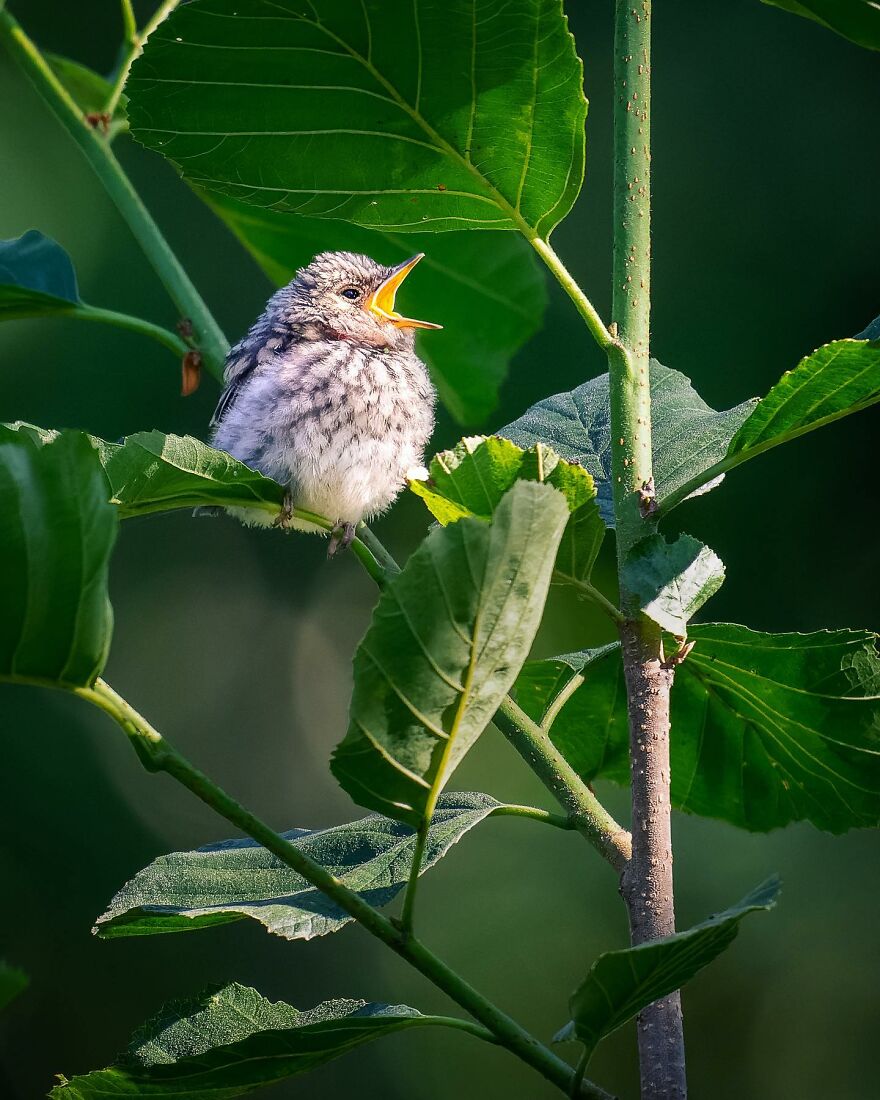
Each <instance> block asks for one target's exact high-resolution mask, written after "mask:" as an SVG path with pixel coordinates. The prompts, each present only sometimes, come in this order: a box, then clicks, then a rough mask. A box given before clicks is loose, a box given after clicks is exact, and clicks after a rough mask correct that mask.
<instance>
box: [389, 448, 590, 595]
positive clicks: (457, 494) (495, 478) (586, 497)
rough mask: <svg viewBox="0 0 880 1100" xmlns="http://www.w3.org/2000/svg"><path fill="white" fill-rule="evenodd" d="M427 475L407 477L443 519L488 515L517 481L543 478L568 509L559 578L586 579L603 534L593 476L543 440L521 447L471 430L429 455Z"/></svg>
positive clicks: (558, 572) (443, 521) (414, 488)
mask: <svg viewBox="0 0 880 1100" xmlns="http://www.w3.org/2000/svg"><path fill="white" fill-rule="evenodd" d="M428 474H429V479H428V481H411V482H410V489H411V490H412V491H413V492H414V493H415V494H416V495H417V496H419V497H421V498H422V499H423V500H424V502H425V504H426V505H427V507H428V509H429V510H430V512H431V514H432V515H433V516H434V518H435V519H437V520H439V522H440V523H443V524H446V523H450V522H452V521H454V520H457V519H460V518H461V517H462V516H469V515H470V516H480V517H481V518H482V519H489V518H491V516H492V513H493V512H494V511H495V509H496V508H497V506H498V504H499V503H500V502H501V499H502V498H503V496H504V494H505V493H506V492H507V490H508V489H510V487H511V486H512V485H513V484H514V483H515V482H516V481H520V480H526V481H544V482H546V483H547V484H548V485H552V486H553V487H554V488H556V489H558V490H559V491H560V492H561V493H562V495H563V496H564V497H565V499H566V502H567V503H568V507H569V511H570V512H571V515H570V517H569V520H568V524H567V525H566V528H565V533H564V534H563V536H562V541H561V542H560V544H559V552H558V554H557V556H556V565H555V573H556V577H557V579H560V580H572V581H587V580H589V578H590V573H591V572H592V568H593V565H594V564H595V561H596V557H597V555H598V553H599V550H600V548H601V546H602V540H603V539H604V537H605V527H604V524H603V523H602V519H601V517H600V515H599V509H598V506H597V504H596V488H595V484H594V482H593V479H592V477H591V476H590V475H589V474H588V473H587V471H586V470H585V469H584V468H583V467H582V466H579V465H577V464H573V463H569V462H565V461H564V460H562V459H560V458H559V456H558V455H557V454H556V453H555V452H554V451H553V450H551V448H549V447H547V446H545V445H544V444H542V443H537V444H535V445H534V446H533V447H530V448H529V449H528V450H526V451H524V450H522V448H520V447H517V446H516V444H514V443H511V442H510V440H508V439H501V438H500V437H498V436H493V437H490V438H488V439H487V438H486V437H485V436H469V437H466V438H465V439H462V440H461V441H460V442H459V443H457V444H456V445H455V447H453V448H452V450H450V451H441V452H440V454H438V455H435V456H434V458H433V459H432V460H431V464H430V467H429V469H428Z"/></svg>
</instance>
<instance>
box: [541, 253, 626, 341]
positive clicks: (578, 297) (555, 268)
mask: <svg viewBox="0 0 880 1100" xmlns="http://www.w3.org/2000/svg"><path fill="white" fill-rule="evenodd" d="M526 236H527V237H528V240H529V243H530V244H531V246H532V248H534V250H535V251H536V252H537V253H538V255H539V256H540V257H541V259H542V260H543V261H544V263H545V264H546V265H547V267H548V268H549V269H550V271H551V272H552V274H553V277H554V278H555V279H556V281H557V282H558V283H559V285H560V286H561V287H562V289H563V290H564V291H565V293H566V294H567V295H568V296H569V298H571V300H572V302H573V303H574V307H575V309H576V310H577V311H578V313H579V314H580V315H581V317H583V319H584V322H585V323H586V326H587V328H588V329H589V330H590V332H591V334H592V336H593V339H594V340H595V341H596V343H597V344H598V345H599V347H600V348H601V349H602V350H603V351H607V350H608V348H609V347H611V345H612V344H613V343H614V337H613V336H612V335H611V333H610V332H609V330H608V329H607V328H606V326H605V324H604V322H603V321H602V318H601V317H600V316H599V314H598V312H597V310H596V308H595V306H594V305H593V303H592V302H591V301H590V299H589V298H588V297H587V296H586V294H584V292H583V291H582V290H581V288H580V287H579V286H578V284H577V282H576V281H575V279H574V278H573V277H572V276H571V274H570V273H569V271H568V268H567V267H566V266H565V264H564V263H563V262H562V260H561V259H560V258H559V257H558V256H557V255H556V253H555V252H554V250H553V249H552V248H551V247H550V245H549V244H548V243H547V241H545V240H542V239H541V238H540V237H533V236H529V234H528V233H527V234H526Z"/></svg>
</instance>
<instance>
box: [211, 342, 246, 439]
mask: <svg viewBox="0 0 880 1100" xmlns="http://www.w3.org/2000/svg"><path fill="white" fill-rule="evenodd" d="M256 366H257V347H256V346H255V345H254V344H253V343H251V342H249V341H248V342H246V341H245V340H242V341H241V342H240V343H238V344H236V345H235V347H234V348H233V349H232V350H231V351H230V353H229V358H228V359H227V360H226V368H225V370H224V371H223V377H224V378H225V380H226V386H225V388H224V390H223V392H222V393H221V394H220V400H219V401H218V402H217V408H216V409H215V410H214V415H213V416H212V417H211V427H212V428H216V427H217V425H218V424H219V423H220V421H221V420H222V419H223V417H224V416H225V415H226V414H227V413H228V412H229V410H230V409H231V408H232V406H233V405H234V404H235V399H236V398H237V397H238V395H239V393H240V392H241V390H242V387H243V386H244V385H245V383H246V382H247V380H248V378H250V376H251V375H252V374H253V372H254V370H255V369H256Z"/></svg>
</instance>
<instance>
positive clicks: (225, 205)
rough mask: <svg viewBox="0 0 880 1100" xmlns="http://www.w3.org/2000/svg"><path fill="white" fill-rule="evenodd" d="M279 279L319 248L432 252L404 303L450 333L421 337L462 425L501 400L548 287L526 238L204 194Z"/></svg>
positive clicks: (386, 253)
mask: <svg viewBox="0 0 880 1100" xmlns="http://www.w3.org/2000/svg"><path fill="white" fill-rule="evenodd" d="M197 194H200V197H202V198H204V199H205V200H206V201H207V202H208V203H209V205H210V206H211V207H212V209H213V210H215V211H216V213H217V214H218V215H219V216H220V217H221V218H222V219H223V221H224V222H226V224H227V225H228V226H229V228H230V229H231V230H232V231H233V233H235V235H236V236H237V237H238V238H239V240H240V241H241V242H242V244H244V246H245V247H246V248H247V249H248V251H250V252H251V254H252V255H253V256H254V258H255V259H256V261H257V263H259V265H260V266H261V267H262V269H263V270H264V271H265V272H266V274H267V275H268V276H269V278H270V279H272V281H273V282H275V283H276V284H277V285H279V286H281V285H283V284H284V283H287V282H289V280H290V279H292V278H293V275H294V273H295V272H296V270H297V268H300V267H302V266H303V265H304V264H307V263H308V262H309V260H311V259H312V257H313V256H314V255H316V254H317V253H318V252H324V251H327V250H331V251H347V252H363V253H366V254H367V255H368V256H372V257H373V258H374V259H376V260H379V261H380V262H382V263H388V264H395V263H399V262H400V261H401V260H404V259H406V258H407V257H409V256H412V254H413V253H414V252H424V253H425V259H424V260H422V262H421V264H419V269H418V271H417V272H416V273H415V274H414V275H413V277H412V278H411V279H409V280H407V283H406V285H405V287H404V289H403V290H402V291H401V295H400V297H401V301H404V300H405V301H406V307H405V308H406V310H407V311H408V313H409V315H410V316H412V317H421V318H422V319H423V320H428V321H435V322H437V323H439V324H442V325H443V326H444V330H443V332H442V333H439V334H438V333H424V334H422V333H418V334H417V335H416V345H417V347H418V352H419V355H420V357H421V358H422V359H423V360H424V361H425V362H426V363H427V364H428V366H429V367H430V370H431V377H432V378H433V380H434V384H435V385H436V386H437V391H438V393H439V395H440V400H441V401H442V402H443V404H444V405H445V406H446V408H447V409H448V410H449V411H450V413H451V414H452V415H453V416H454V417H455V419H456V420H457V421H458V422H459V423H461V424H479V423H482V422H483V421H484V420H485V419H486V417H487V416H488V415H489V413H490V412H491V411H492V410H493V409H494V407H495V405H496V403H497V401H498V388H499V386H500V385H501V383H502V382H503V381H504V379H505V377H506V376H507V369H508V365H509V363H510V359H511V357H512V356H513V355H514V353H515V352H516V351H517V350H518V349H519V348H520V347H521V346H522V345H523V344H524V343H525V342H526V340H528V339H529V337H531V336H532V335H534V333H535V332H536V331H537V330H538V329H539V328H540V326H541V322H542V320H543V317H544V309H545V307H546V304H547V289H546V286H545V281H544V278H543V275H542V274H541V272H540V271H539V270H538V264H537V261H536V259H535V255H534V252H533V250H532V249H531V248H530V247H529V246H528V244H527V243H526V242H525V241H524V240H522V238H521V237H520V236H519V235H518V234H513V233H492V234H491V235H489V236H485V235H484V234H482V233H479V234H475V233H444V234H442V235H439V236H438V235H437V234H431V235H430V236H429V235H428V234H424V235H422V234H406V235H405V236H400V235H397V234H393V233H383V232H376V231H374V230H369V229H364V228H362V227H361V226H358V225H352V224H350V223H346V222H341V221H332V222H326V221H316V220H315V219H314V218H299V217H292V216H291V215H290V214H279V213H278V212H277V211H275V210H266V209H260V208H259V207H255V206H250V205H246V204H245V203H242V202H237V201H236V200H234V199H230V198H224V197H222V196H219V195H207V194H206V193H204V192H199V191H197Z"/></svg>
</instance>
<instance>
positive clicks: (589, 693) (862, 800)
mask: <svg viewBox="0 0 880 1100" xmlns="http://www.w3.org/2000/svg"><path fill="white" fill-rule="evenodd" d="M689 638H690V640H691V641H693V642H694V643H695V646H694V649H693V651H692V652H691V653H690V655H689V656H688V658H687V660H686V661H685V662H684V663H683V664H682V665H680V666H679V667H678V669H677V670H676V673H675V683H674V685H673V689H672V744H671V755H672V803H673V805H674V806H677V807H678V808H679V809H682V810H686V811H687V812H689V813H696V814H700V815H702V816H704V817H717V818H721V819H723V820H725V821H729V822H731V823H732V824H734V825H738V826H739V827H740V828H744V829H750V830H753V831H759V832H763V831H766V830H769V829H774V828H777V827H779V826H781V825H787V824H788V823H789V822H792V821H801V820H807V821H811V822H812V823H813V824H814V825H817V826H818V827H819V828H821V829H827V830H828V831H829V832H833V833H842V832H846V830H847V829H852V828H858V827H870V826H876V825H878V824H880V658H878V653H877V636H876V635H874V634H871V633H869V632H867V631H858V630H831V631H819V632H817V633H815V634H764V633H761V632H759V631H754V630H748V629H747V628H746V627H744V626H735V625H732V624H729V623H703V624H699V625H697V626H693V627H691V629H690V631H689ZM574 672H578V673H581V674H583V675H584V676H585V678H586V682H585V683H584V684H583V685H582V686H581V687H580V688H578V689H577V690H576V691H575V692H574V694H573V695H572V697H571V699H569V700H568V702H567V703H566V704H565V706H564V707H563V708H562V710H561V712H560V714H559V716H558V717H557V719H556V721H555V723H554V725H553V730H552V735H551V736H552V739H553V741H554V742H555V743H556V744H557V746H558V747H559V749H560V750H561V751H562V753H563V754H564V755H565V757H566V759H567V760H568V761H569V763H570V764H571V765H572V766H573V767H575V768H576V769H577V770H578V772H579V773H580V774H581V776H583V778H584V779H586V780H592V779H594V778H597V777H603V776H604V777H605V778H608V779H613V780H615V781H616V782H623V783H625V782H628V780H629V766H628V761H627V746H628V733H627V726H626V693H625V687H624V683H623V672H622V667H621V661H620V654H619V651H618V650H617V647H616V646H611V647H606V648H605V649H604V650H599V651H589V652H585V653H583V654H569V655H567V656H565V657H558V658H554V659H553V660H550V661H537V662H532V663H530V664H528V665H526V667H525V668H524V669H523V671H522V673H521V675H520V677H519V679H518V681H517V700H518V702H519V703H520V705H521V706H522V707H523V708H524V709H525V710H526V711H527V712H528V713H529V714H530V715H532V716H533V717H536V718H539V717H540V715H541V714H542V713H543V710H544V708H545V707H546V706H547V704H548V702H549V701H550V699H552V697H553V696H554V695H555V694H556V693H557V692H558V690H559V688H560V687H561V686H562V684H564V683H565V682H566V681H567V680H568V679H569V678H570V676H571V675H572V674H573V673H574Z"/></svg>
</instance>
